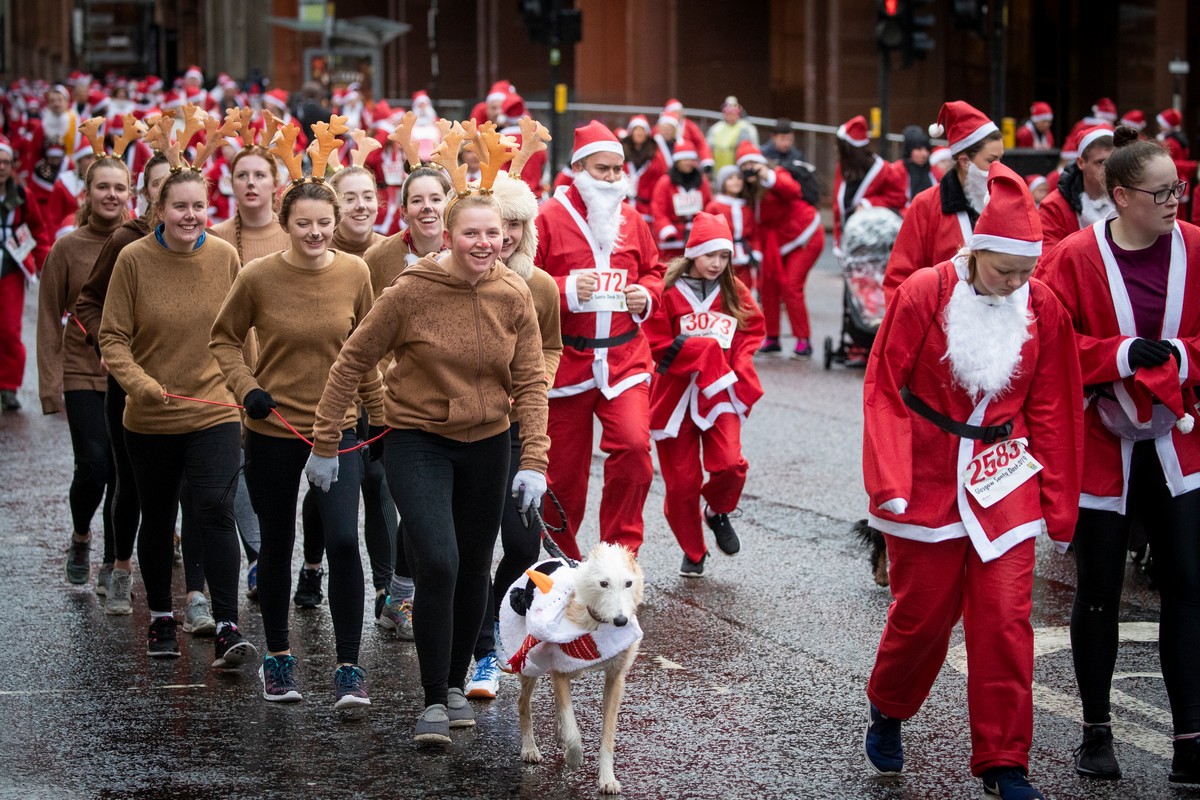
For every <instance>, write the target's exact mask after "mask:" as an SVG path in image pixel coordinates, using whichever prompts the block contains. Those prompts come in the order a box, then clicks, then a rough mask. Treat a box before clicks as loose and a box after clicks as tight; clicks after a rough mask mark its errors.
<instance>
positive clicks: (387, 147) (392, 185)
mask: <svg viewBox="0 0 1200 800" xmlns="http://www.w3.org/2000/svg"><path fill="white" fill-rule="evenodd" d="M375 138H377V139H379V140H380V142H381V143H382V144H383V147H381V148H379V149H378V150H375V151H373V152H372V153H371V154H370V155H368V156H367V161H366V163H365V164H364V165H363V166H365V167H366V168H367V169H369V170H371V171H372V172H374V173H375V183H376V184H377V185H378V186H379V213H378V214H377V215H376V217H375V231H376V233H382V234H383V235H384V236H391V235H393V234H395V233H396V232H398V231H400V230H403V228H404V220H403V218H402V216H401V214H400V211H401V209H402V208H403V207H404V202H403V200H402V199H401V193H400V190H401V189H402V188H403V187H404V179H405V178H406V177H408V162H407V160H406V156H405V155H404V151H403V150H401V149H400V145H398V144H396V143H395V142H392V141H389V140H388V138H387V134H386V133H385V132H384V131H382V130H381V131H379V132H378V133H377V134H376V137H375Z"/></svg>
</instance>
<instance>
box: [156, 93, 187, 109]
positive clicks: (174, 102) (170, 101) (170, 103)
mask: <svg viewBox="0 0 1200 800" xmlns="http://www.w3.org/2000/svg"><path fill="white" fill-rule="evenodd" d="M158 106H159V108H161V109H162V110H163V111H171V110H174V109H176V108H182V107H183V94H182V93H181V92H177V91H175V90H174V89H172V90H171V91H169V92H167V93H166V94H164V95H163V99H162V102H161V103H159V104H158Z"/></svg>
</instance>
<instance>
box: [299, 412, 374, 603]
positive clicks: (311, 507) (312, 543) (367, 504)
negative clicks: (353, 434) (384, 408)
mask: <svg viewBox="0 0 1200 800" xmlns="http://www.w3.org/2000/svg"><path fill="white" fill-rule="evenodd" d="M357 432H358V439H359V441H364V442H365V441H366V440H367V418H366V415H363V416H361V417H359V419H358V428H357ZM389 436H390V434H389ZM363 456H364V457H363V477H362V498H363V539H364V540H365V541H366V544H367V557H368V558H370V559H371V582H372V584H373V585H374V586H375V588H376V589H377V590H378V589H384V590H386V589H387V587H388V584H389V583H390V582H391V578H392V568H393V565H394V564H395V548H396V526H397V523H398V520H397V516H396V504H395V503H394V502H392V495H391V494H390V493H389V492H388V488H387V478H386V476H385V475H384V470H383V464H382V463H380V462H379V461H371V460H370V458H367V457H366V451H365V448H364V451H363ZM339 480H340V478H339ZM317 493H318V490H317V489H313V488H311V487H310V488H309V490H308V493H307V494H305V495H304V504H303V506H302V507H301V511H302V517H303V522H304V563H306V564H320V563H321V557H322V556H323V555H324V553H325V531H324V529H323V528H322V526H321V515H320V514H319V513H318V511H317V502H316V500H317V498H316V495H317Z"/></svg>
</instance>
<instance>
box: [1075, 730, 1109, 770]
mask: <svg viewBox="0 0 1200 800" xmlns="http://www.w3.org/2000/svg"><path fill="white" fill-rule="evenodd" d="M1073 755H1074V756H1075V771H1076V772H1078V773H1079V774H1080V775H1082V776H1084V777H1085V778H1101V779H1104V780H1114V781H1115V780H1117V779H1118V778H1120V777H1121V765H1120V764H1118V763H1117V754H1116V752H1115V751H1114V750H1113V735H1112V726H1111V725H1084V726H1083V741H1082V742H1081V743H1080V745H1079V747H1076V748H1075V750H1074V751H1073Z"/></svg>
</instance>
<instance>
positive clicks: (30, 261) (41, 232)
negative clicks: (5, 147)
mask: <svg viewBox="0 0 1200 800" xmlns="http://www.w3.org/2000/svg"><path fill="white" fill-rule="evenodd" d="M5 194H12V195H14V196H16V197H17V198H19V199H21V202H20V203H19V204H18V205H17V206H16V207H15V208H13V209H12V210H11V211H5V209H4V207H3V206H2V205H0V215H3V220H2V222H0V232H2V233H3V234H4V236H5V238H7V237H8V236H12V235H14V233H15V232H16V231H17V230H18V229H19V228H20V227H21V226H22V225H27V226H29V233H30V235H31V236H32V237H33V241H34V246H33V250H32V251H31V252H30V253H29V255H27V256H26V257H25V260H24V261H23V262H22V263H20V264H17V263H16V262H15V261H14V260H13V257H12V256H11V255H9V254H8V251H7V250H5V251H4V252H2V253H0V277H4V276H7V275H10V274H12V273H14V272H16V271H17V270H18V269H19V270H20V271H21V272H22V273H24V275H25V277H26V278H30V279H32V278H33V277H35V276H36V275H37V274H38V273H39V272H41V271H42V264H44V263H46V256H48V255H50V246H51V245H52V244H54V232H53V231H51V230H50V229H49V228H48V227H47V226H46V225H45V224H44V222H43V221H42V214H41V209H40V208H38V206H37V203H35V202H34V200H33V198H32V197H29V195H28V194H26V192H25V190H24V189H22V188H21V187H19V186H16V181H15V179H14V178H9V179H8V183H7V185H0V200H3V198H4V195H5Z"/></svg>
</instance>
